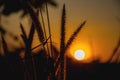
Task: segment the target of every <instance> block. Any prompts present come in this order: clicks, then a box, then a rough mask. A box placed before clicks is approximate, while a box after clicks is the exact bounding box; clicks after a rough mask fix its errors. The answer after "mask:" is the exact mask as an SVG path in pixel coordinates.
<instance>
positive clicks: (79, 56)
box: [74, 50, 85, 60]
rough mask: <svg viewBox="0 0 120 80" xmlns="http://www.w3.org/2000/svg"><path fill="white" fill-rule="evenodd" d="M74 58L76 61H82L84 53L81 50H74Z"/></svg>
mask: <svg viewBox="0 0 120 80" xmlns="http://www.w3.org/2000/svg"><path fill="white" fill-rule="evenodd" d="M74 57H75V59H77V60H83V59H84V58H85V52H84V51H83V50H76V51H75V53H74Z"/></svg>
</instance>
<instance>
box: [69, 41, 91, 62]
mask: <svg viewBox="0 0 120 80" xmlns="http://www.w3.org/2000/svg"><path fill="white" fill-rule="evenodd" d="M68 56H69V57H70V58H72V59H73V60H77V61H82V62H91V61H92V59H93V55H92V53H91V50H90V46H89V45H87V44H85V43H84V44H74V45H72V46H71V47H70V49H69V54H68Z"/></svg>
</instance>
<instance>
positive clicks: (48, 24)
mask: <svg viewBox="0 0 120 80" xmlns="http://www.w3.org/2000/svg"><path fill="white" fill-rule="evenodd" d="M46 12H47V21H48V30H49V36H51V29H50V20H49V13H48V5H47V1H46ZM50 50H51V53H50V57H52V37H50Z"/></svg>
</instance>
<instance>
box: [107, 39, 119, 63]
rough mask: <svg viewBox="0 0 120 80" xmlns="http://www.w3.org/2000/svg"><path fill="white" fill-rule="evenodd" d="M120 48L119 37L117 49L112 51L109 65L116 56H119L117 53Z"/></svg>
mask: <svg viewBox="0 0 120 80" xmlns="http://www.w3.org/2000/svg"><path fill="white" fill-rule="evenodd" d="M119 47H120V37H119V40H118V42H117V45H116V46H115V48H114V49H113V51H112V54H111V56H110V58H109V59H108V61H107V63H110V62H111V60H112V59H113V57H114V56H115V54H117V51H118V49H119Z"/></svg>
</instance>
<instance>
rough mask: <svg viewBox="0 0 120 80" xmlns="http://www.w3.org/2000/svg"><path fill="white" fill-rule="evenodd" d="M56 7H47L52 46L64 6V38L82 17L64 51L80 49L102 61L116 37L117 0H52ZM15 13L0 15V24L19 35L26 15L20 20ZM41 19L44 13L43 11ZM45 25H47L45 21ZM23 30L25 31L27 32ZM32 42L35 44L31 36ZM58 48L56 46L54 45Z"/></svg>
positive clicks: (119, 10) (119, 32)
mask: <svg viewBox="0 0 120 80" xmlns="http://www.w3.org/2000/svg"><path fill="white" fill-rule="evenodd" d="M56 1H57V2H58V7H57V8H53V7H50V6H49V15H50V23H51V30H52V37H53V38H52V39H53V42H54V44H55V45H56V46H59V42H60V40H59V39H60V23H61V13H62V12H61V11H62V5H63V4H64V3H65V5H66V41H67V40H68V39H69V37H70V35H71V34H72V33H73V32H74V30H75V29H76V28H77V27H78V26H79V25H80V23H82V22H83V21H84V20H86V21H87V23H86V25H85V26H84V28H83V29H82V31H81V32H80V33H79V35H78V36H77V37H76V39H75V41H74V42H73V44H72V45H71V47H70V49H69V51H68V53H70V54H71V53H73V52H74V50H75V49H79V48H82V49H84V50H85V51H86V53H87V54H89V55H90V56H91V57H90V59H89V60H92V59H93V58H98V57H99V58H100V60H101V61H103V62H104V61H106V60H107V59H108V57H109V56H110V54H111V53H112V51H113V49H114V47H115V46H116V44H117V42H118V39H119V36H120V22H119V21H118V20H117V17H118V16H119V17H120V6H119V4H118V2H117V0H56ZM19 14H20V13H18V14H12V15H11V16H9V17H5V16H3V17H2V25H4V26H5V29H7V30H8V31H11V32H13V33H15V34H17V35H19V34H20V33H21V32H20V28H19V23H20V21H22V23H23V24H24V25H25V26H26V27H25V29H26V30H27V29H28V30H29V27H28V25H27V23H29V22H27V20H29V19H27V18H25V19H22V20H20V18H19ZM44 18H46V13H45V12H44ZM46 23H47V22H46ZM46 25H47V24H46ZM28 30H27V31H28ZM34 44H38V41H37V37H35V41H34ZM58 48H59V47H58Z"/></svg>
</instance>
